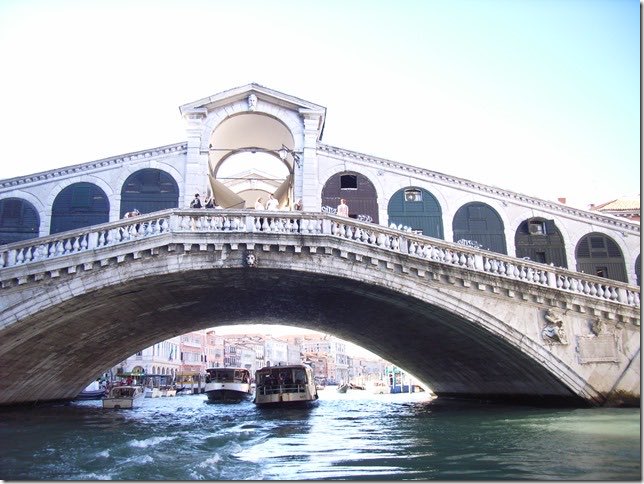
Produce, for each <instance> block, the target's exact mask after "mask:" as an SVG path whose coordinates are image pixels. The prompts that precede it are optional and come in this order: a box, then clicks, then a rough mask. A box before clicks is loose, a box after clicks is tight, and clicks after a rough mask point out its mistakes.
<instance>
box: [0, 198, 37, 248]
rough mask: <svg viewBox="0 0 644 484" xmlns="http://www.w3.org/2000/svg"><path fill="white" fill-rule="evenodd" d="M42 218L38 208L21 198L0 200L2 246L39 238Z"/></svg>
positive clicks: (0, 241) (0, 243)
mask: <svg viewBox="0 0 644 484" xmlns="http://www.w3.org/2000/svg"><path fill="white" fill-rule="evenodd" d="M39 228H40V217H39V216H38V211H37V210H36V208H35V207H34V206H33V205H32V204H31V203H29V202H28V201H26V200H23V199H21V198H5V199H3V200H0V245H2V244H10V243H12V242H18V241H20V240H26V239H33V238H34V237H38V230H39Z"/></svg>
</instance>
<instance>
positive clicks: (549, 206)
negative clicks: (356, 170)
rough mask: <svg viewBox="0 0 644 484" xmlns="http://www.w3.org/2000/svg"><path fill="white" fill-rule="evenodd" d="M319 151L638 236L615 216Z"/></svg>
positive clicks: (331, 149) (330, 149)
mask: <svg viewBox="0 0 644 484" xmlns="http://www.w3.org/2000/svg"><path fill="white" fill-rule="evenodd" d="M318 150H319V151H320V152H323V153H327V154H329V155H331V156H334V157H338V158H340V159H346V160H352V161H357V162H362V163H368V164H370V165H372V166H373V165H375V166H380V167H382V168H384V169H386V170H388V171H395V172H397V173H400V174H405V175H409V174H413V175H416V176H422V177H424V178H426V179H427V180H431V181H434V182H436V183H438V184H441V185H444V186H449V187H454V188H458V189H460V190H470V191H473V192H478V193H484V194H485V195H491V196H494V197H497V198H499V199H501V200H503V199H506V200H510V201H512V202H514V203H518V204H521V205H525V206H527V207H531V208H534V207H538V208H539V209H545V210H549V211H552V212H558V213H561V214H565V215H568V216H571V217H574V218H578V219H579V218H581V219H586V220H590V221H591V222H595V223H600V224H602V225H607V226H610V227H613V228H615V229H619V230H629V231H632V232H633V233H637V234H639V233H640V225H639V224H635V223H632V222H629V221H627V220H623V219H620V218H617V217H610V216H607V215H603V214H599V213H596V212H588V211H586V210H580V209H576V208H573V207H569V206H566V205H562V204H559V203H555V202H550V201H547V200H542V199H540V198H535V197H530V196H527V195H523V194H521V193H517V192H513V191H510V190H505V189H502V188H498V187H494V186H491V185H486V184H484V183H479V182H474V181H471V180H467V179H465V178H459V177H456V176H452V175H446V174H445V173H440V172H436V171H432V170H428V169H425V168H420V167H417V166H413V165H408V164H405V163H400V162H397V161H392V160H388V159H385V158H378V157H376V156H371V155H367V154H364V153H359V152H356V151H351V150H346V149H343V148H338V147H335V146H330V145H326V144H323V143H318Z"/></svg>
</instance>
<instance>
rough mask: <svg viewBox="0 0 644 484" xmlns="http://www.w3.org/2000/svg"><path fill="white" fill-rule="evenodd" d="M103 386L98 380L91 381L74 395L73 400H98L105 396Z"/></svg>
mask: <svg viewBox="0 0 644 484" xmlns="http://www.w3.org/2000/svg"><path fill="white" fill-rule="evenodd" d="M105 393H106V391H105V387H104V386H103V385H102V384H101V383H100V382H99V381H93V382H92V383H90V384H89V385H87V386H86V387H85V389H84V390H83V391H82V392H80V393H79V394H78V395H76V398H75V400H100V399H101V398H103V397H104V396H105Z"/></svg>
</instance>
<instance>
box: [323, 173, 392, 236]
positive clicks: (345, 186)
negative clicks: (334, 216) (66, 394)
mask: <svg viewBox="0 0 644 484" xmlns="http://www.w3.org/2000/svg"><path fill="white" fill-rule="evenodd" d="M341 198H344V199H345V200H346V201H347V205H348V206H349V217H350V218H354V219H358V220H362V221H366V222H373V223H376V224H377V223H379V222H378V193H377V191H376V188H375V186H374V185H373V183H371V180H369V178H367V177H366V176H365V175H363V174H361V173H358V172H357V171H342V172H339V173H336V174H334V175H332V176H331V177H330V178H328V179H327V181H326V182H325V183H324V187H322V211H326V212H329V213H335V212H336V209H337V206H338V205H339V204H340V199H341Z"/></svg>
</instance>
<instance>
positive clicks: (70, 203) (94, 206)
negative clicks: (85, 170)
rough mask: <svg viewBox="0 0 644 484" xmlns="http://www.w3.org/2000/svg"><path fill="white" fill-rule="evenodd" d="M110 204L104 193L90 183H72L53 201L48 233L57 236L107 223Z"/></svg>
mask: <svg viewBox="0 0 644 484" xmlns="http://www.w3.org/2000/svg"><path fill="white" fill-rule="evenodd" d="M109 214H110V203H109V201H108V199H107V195H105V192H104V191H103V190H101V189H100V188H99V187H97V186H96V185H94V184H92V183H86V182H80V183H74V184H73V185H70V186H68V187H66V188H64V189H63V190H62V191H61V192H60V193H59V194H58V196H57V197H56V199H55V200H54V204H53V206H52V211H51V229H50V233H52V234H57V233H58V232H65V231H66V230H74V229H78V228H81V227H89V226H90V225H96V224H102V223H105V222H108V221H109V217H110V215H109Z"/></svg>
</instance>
